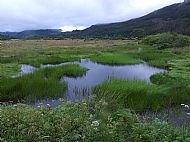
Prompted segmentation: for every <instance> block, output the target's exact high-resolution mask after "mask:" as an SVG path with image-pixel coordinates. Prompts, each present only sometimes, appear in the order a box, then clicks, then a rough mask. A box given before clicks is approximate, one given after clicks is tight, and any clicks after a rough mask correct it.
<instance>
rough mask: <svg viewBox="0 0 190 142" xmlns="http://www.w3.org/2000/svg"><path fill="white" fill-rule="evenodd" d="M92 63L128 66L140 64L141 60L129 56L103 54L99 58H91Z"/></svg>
mask: <svg viewBox="0 0 190 142" xmlns="http://www.w3.org/2000/svg"><path fill="white" fill-rule="evenodd" d="M91 60H92V61H95V62H98V63H101V64H109V65H126V64H138V63H140V60H139V59H135V58H133V57H131V56H130V55H129V54H117V53H116V54H113V53H102V54H100V55H97V56H93V57H91Z"/></svg>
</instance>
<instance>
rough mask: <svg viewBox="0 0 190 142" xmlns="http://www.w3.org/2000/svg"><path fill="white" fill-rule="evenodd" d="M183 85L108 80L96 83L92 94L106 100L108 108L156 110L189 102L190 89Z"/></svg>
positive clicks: (96, 97)
mask: <svg viewBox="0 0 190 142" xmlns="http://www.w3.org/2000/svg"><path fill="white" fill-rule="evenodd" d="M161 80H162V78H161ZM163 81H164V80H163ZM183 85H184V84H181V86H176V85H173V86H169V85H168V86H166V85H154V84H147V83H146V82H142V81H126V80H109V81H106V82H104V83H103V84H101V85H98V86H97V87H96V88H95V89H94V94H95V99H97V100H104V101H105V102H107V103H108V104H109V105H108V106H109V108H110V109H115V108H120V107H124V108H131V109H133V110H135V111H138V112H139V111H140V112H142V111H148V110H151V111H158V110H160V109H164V108H167V107H172V106H180V105H181V104H182V103H189V102H190V96H189V91H190V89H189V88H188V87H185V86H183Z"/></svg>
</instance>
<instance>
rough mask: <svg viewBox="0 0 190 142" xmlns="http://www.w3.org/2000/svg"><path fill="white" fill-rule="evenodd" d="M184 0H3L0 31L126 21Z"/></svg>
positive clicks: (69, 28) (73, 26)
mask: <svg viewBox="0 0 190 142" xmlns="http://www.w3.org/2000/svg"><path fill="white" fill-rule="evenodd" d="M181 1H182V0H0V31H22V30H31V29H49V28H50V29H59V28H61V29H62V30H63V31H71V30H73V29H76V28H77V29H79V30H80V29H83V28H85V27H89V26H90V25H94V24H100V23H110V22H119V21H126V20H129V19H131V18H136V17H139V16H142V15H144V14H147V13H149V12H152V11H154V10H157V9H158V8H162V7H164V6H166V5H170V4H173V3H178V2H181Z"/></svg>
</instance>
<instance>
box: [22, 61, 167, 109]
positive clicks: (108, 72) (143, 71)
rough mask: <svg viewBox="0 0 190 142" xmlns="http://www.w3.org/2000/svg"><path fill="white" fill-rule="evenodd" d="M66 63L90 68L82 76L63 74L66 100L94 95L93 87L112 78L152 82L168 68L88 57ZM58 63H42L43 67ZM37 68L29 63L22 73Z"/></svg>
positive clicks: (45, 102) (36, 104)
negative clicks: (104, 62) (114, 63)
mask: <svg viewBox="0 0 190 142" xmlns="http://www.w3.org/2000/svg"><path fill="white" fill-rule="evenodd" d="M64 64H79V65H80V66H82V67H86V68H88V69H89V70H88V71H87V73H86V74H85V75H83V76H82V77H77V78H72V77H66V76H63V77H62V78H61V81H65V82H67V84H68V89H67V90H66V96H65V97H64V98H63V99H64V100H65V101H73V102H76V101H82V100H85V99H88V98H90V97H92V89H93V88H94V87H95V86H97V85H99V84H101V83H102V82H104V81H106V80H108V79H110V78H116V79H127V80H143V81H146V82H149V83H150V76H152V75H153V74H156V73H161V72H165V71H166V70H163V69H159V68H155V67H151V66H149V65H148V64H146V63H143V64H136V65H124V66H111V65H102V64H98V63H95V62H92V61H90V60H88V59H82V60H81V61H80V62H68V63H63V64H59V65H64ZM49 66H58V65H42V66H41V68H45V67H49ZM34 70H35V69H34V68H33V67H31V66H28V65H23V66H22V74H26V73H31V72H33V71H34ZM63 99H56V100H49V99H46V100H36V102H34V103H33V104H32V105H34V106H38V105H39V104H41V105H47V104H48V105H50V106H57V105H60V104H61V103H62V102H63Z"/></svg>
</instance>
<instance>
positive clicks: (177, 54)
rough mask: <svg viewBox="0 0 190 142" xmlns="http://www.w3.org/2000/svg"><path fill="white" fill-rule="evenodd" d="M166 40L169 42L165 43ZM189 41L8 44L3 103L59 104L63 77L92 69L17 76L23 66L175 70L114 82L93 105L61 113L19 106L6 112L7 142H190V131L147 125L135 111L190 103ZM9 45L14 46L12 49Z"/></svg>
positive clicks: (0, 128) (2, 123)
mask: <svg viewBox="0 0 190 142" xmlns="http://www.w3.org/2000/svg"><path fill="white" fill-rule="evenodd" d="M166 37H167V40H166V39H165V38H166ZM189 39H190V38H189V37H187V36H181V35H176V34H169V33H166V34H159V35H154V36H148V37H146V38H145V39H143V40H142V41H126V40H123V41H122V40H121V41H110V40H105V41H95V40H93V41H91V40H89V41H81V40H73V41H70V40H69V43H67V42H68V41H14V42H12V41H8V42H9V44H7V43H6V42H3V47H2V48H0V71H1V72H0V101H1V102H7V101H15V102H17V101H21V100H35V99H44V98H59V97H60V95H61V96H63V95H64V91H65V89H66V87H67V84H66V83H65V82H60V77H62V76H72V77H77V76H81V75H83V74H84V73H85V72H86V71H87V69H85V68H82V67H80V66H78V65H64V66H57V67H48V68H45V69H39V70H37V71H35V72H34V73H32V74H28V75H24V76H20V77H17V78H12V77H11V76H14V75H16V74H17V73H19V70H20V65H21V64H23V63H26V64H30V65H34V66H36V67H39V66H40V65H41V64H49V63H62V62H66V61H76V60H79V59H81V58H90V59H92V60H93V61H96V62H99V63H103V64H111V65H113V64H114V65H123V64H136V63H141V62H143V61H146V62H147V63H148V64H150V65H152V66H155V67H161V68H165V69H168V72H166V73H162V74H157V75H153V76H152V77H151V81H152V84H148V83H146V82H142V81H127V80H116V79H111V80H109V81H106V82H104V83H103V84H100V85H98V86H97V87H96V88H95V89H94V90H93V94H94V98H93V99H92V100H91V101H89V102H88V101H86V102H84V103H83V102H78V103H75V104H74V103H69V102H68V103H66V104H64V105H62V106H59V107H56V108H51V107H48V108H43V107H42V106H38V108H32V107H30V106H27V105H23V104H17V105H12V106H4V105H2V106H0V141H13V142H14V141H26V142H28V141H57V142H58V141H64V142H66V141H87V142H88V141H107V142H109V141H113V142H115V141H119V142H121V141H129V142H159V141H160V142H163V141H167V142H174V141H175V142H189V141H190V135H189V134H190V131H189V127H187V128H174V127H172V126H171V125H170V124H168V123H166V122H160V121H159V120H155V121H154V122H147V123H142V122H140V120H139V119H138V118H137V116H136V115H135V113H137V112H140V113H142V112H144V111H159V110H162V109H164V108H173V107H175V106H180V104H182V103H183V104H184V103H185V104H189V103H190V94H189V92H190V86H189V83H190V74H189V71H190V64H189V63H190V54H189V53H190V48H189V45H190V44H189V42H190V40H189ZM7 47H9V48H7Z"/></svg>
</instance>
